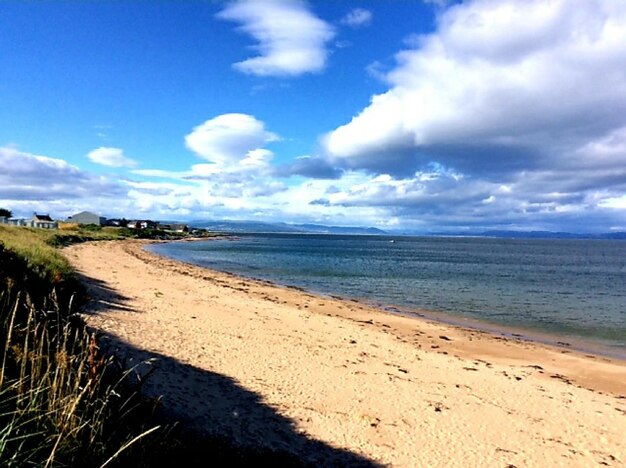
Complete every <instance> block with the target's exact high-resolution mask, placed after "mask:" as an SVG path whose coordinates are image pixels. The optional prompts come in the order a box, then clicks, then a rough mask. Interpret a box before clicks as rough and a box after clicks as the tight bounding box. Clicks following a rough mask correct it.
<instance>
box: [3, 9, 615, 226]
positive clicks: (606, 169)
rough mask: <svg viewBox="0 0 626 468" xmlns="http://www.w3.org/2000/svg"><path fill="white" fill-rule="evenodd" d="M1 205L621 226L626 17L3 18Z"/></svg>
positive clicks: (404, 13) (259, 13) (492, 12)
mask: <svg viewBox="0 0 626 468" xmlns="http://www.w3.org/2000/svg"><path fill="white" fill-rule="evenodd" d="M0 31H1V33H0V206H6V207H8V208H10V209H12V210H13V211H14V212H15V213H16V214H21V215H28V214H29V213H31V212H32V211H45V212H51V214H52V215H53V216H56V217H59V218H61V217H64V216H67V215H70V214H72V213H74V212H76V211H80V210H83V209H88V210H91V211H98V212H100V213H102V214H104V215H107V216H126V217H153V218H161V219H180V220H189V219H198V218H209V219H255V220H267V221H287V222H321V223H328V224H343V225H346V224H349V225H372V226H378V227H381V228H383V229H384V228H400V227H404V228H411V229H416V230H418V231H422V232H431V231H438V230H450V229H454V230H465V229H467V230H474V229H493V228H495V229H550V230H570V231H609V230H626V112H625V111H626V50H625V48H624V47H623V44H624V43H626V3H624V2H622V1H621V0H589V1H588V2H585V3H576V4H575V5H574V6H572V4H571V3H570V2H567V1H565V0H560V1H559V0H553V1H547V0H546V1H522V0H497V1H495V0H494V1H491V0H476V1H467V2H461V3H455V2H445V1H429V2H426V1H417V0H415V1H409V0H406V1H398V0H388V1H383V0H379V1H361V2H353V1H347V0H346V1H309V2H305V1H299V0H264V1H260V0H259V1H254V0H250V1H223V2H220V1H215V2H206V1H205V2H200V1H198V2H121V1H117V2H54V1H48V2H10V1H9V2H2V3H0Z"/></svg>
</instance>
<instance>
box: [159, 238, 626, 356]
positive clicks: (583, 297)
mask: <svg viewBox="0 0 626 468" xmlns="http://www.w3.org/2000/svg"><path fill="white" fill-rule="evenodd" d="M147 248H148V249H149V250H151V251H153V252H155V253H157V254H160V255H164V256H167V257H170V258H173V259H176V260H181V261H184V262H187V263H191V264H195V265H199V266H202V267H206V268H211V269H214V270H219V271H224V272H229V273H234V274H237V275H241V276H245V277H249V278H256V279H263V280H269V281H272V282H274V283H278V284H280V285H286V286H296V287H300V288H304V289H306V290H308V291H311V292H314V293H320V294H323V295H328V296H340V297H343V298H349V299H356V300H359V301H362V302H365V303H367V304H370V305H375V306H377V307H382V308H385V309H386V310H388V311H391V312H394V313H400V314H405V315H412V314H415V315H420V316H426V317H428V318H431V319H435V320H440V321H443V322H447V323H451V324H456V325H462V326H469V327H473V328H478V329H483V330H488V331H492V332H497V333H502V334H505V335H506V334H510V335H513V336H516V337H518V336H522V337H525V338H529V339H533V340H538V341H543V342H547V343H552V344H557V343H558V344H560V345H562V346H573V347H574V348H577V349H581V350H585V351H592V352H596V353H599V354H605V355H610V356H613V357H618V358H622V359H626V241H620V240H569V239H568V240H563V239H498V238H482V237H481V238H468V237H388V236H350V235H325V234H245V235H241V234H238V235H236V236H230V237H227V238H222V239H218V240H207V241H197V242H171V243H161V244H152V245H150V246H148V247H147Z"/></svg>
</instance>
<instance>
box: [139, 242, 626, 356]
mask: <svg viewBox="0 0 626 468" xmlns="http://www.w3.org/2000/svg"><path fill="white" fill-rule="evenodd" d="M229 238H230V239H236V238H237V236H230V235H227V236H220V237H216V238H215V239H220V240H224V239H229ZM210 240H213V239H207V238H204V239H203V238H197V239H186V240H174V241H158V242H153V241H147V242H145V243H144V250H146V251H147V252H148V253H150V254H152V255H156V256H159V257H161V258H166V259H168V260H172V261H174V262H180V263H183V264H185V265H190V266H193V267H197V268H202V269H205V270H207V271H211V272H214V273H220V274H226V275H232V276H234V277H237V278H242V279H244V280H246V281H256V282H260V283H262V284H267V285H270V286H275V287H278V288H287V289H292V290H295V291H300V292H303V293H307V294H313V295H315V296H320V297H324V298H327V299H330V300H333V299H335V300H340V301H345V302H354V303H357V304H359V305H361V306H363V307H369V308H373V309H376V310H379V311H380V312H382V313H386V314H392V315H400V316H404V317H407V318H409V319H411V318H413V319H416V320H428V321H433V322H436V323H439V324H442V325H447V326H450V327H455V328H460V329H462V330H465V331H477V332H482V333H488V334H491V335H494V336H498V337H505V338H507V339H511V340H518V341H526V342H529V343H533V344H537V345H543V346H547V347H550V348H552V349H556V350H559V351H561V352H562V351H566V352H575V353H578V354H581V355H584V356H587V357H590V356H592V357H595V358H608V359H611V360H615V361H618V362H622V363H624V364H626V348H620V347H615V346H611V345H609V344H603V343H599V342H596V341H593V340H589V339H586V338H585V337H579V336H571V335H567V334H563V335H558V334H552V333H546V332H541V331H539V330H534V329H531V328H524V327H520V326H513V325H504V324H499V323H494V322H489V321H486V320H481V319H478V318H471V317H464V316H461V315H455V314H454V313H453V312H446V311H437V310H427V309H420V308H411V307H407V306H401V305H397V304H388V303H383V302H379V301H376V300H367V299H364V298H353V297H348V296H342V295H340V294H337V293H328V292H324V291H315V290H311V289H307V288H306V287H302V286H297V285H293V284H283V283H280V282H277V281H273V280H268V279H265V278H259V277H255V276H248V275H244V274H238V273H232V272H229V271H224V270H219V269H214V268H211V267H210V266H203V265H198V264H196V263H193V262H188V261H184V260H179V259H175V258H173V257H169V256H167V255H164V254H160V253H157V252H154V251H152V250H150V249H147V248H146V247H149V246H150V245H151V244H155V243H159V244H167V243H170V242H200V241H204V242H206V241H210Z"/></svg>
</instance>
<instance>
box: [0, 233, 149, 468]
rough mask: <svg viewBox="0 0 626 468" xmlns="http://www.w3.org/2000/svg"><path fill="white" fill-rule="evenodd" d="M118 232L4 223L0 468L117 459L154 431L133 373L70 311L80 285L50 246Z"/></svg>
mask: <svg viewBox="0 0 626 468" xmlns="http://www.w3.org/2000/svg"><path fill="white" fill-rule="evenodd" d="M68 236H72V237H68ZM118 237H119V236H117V235H115V233H113V235H112V234H111V233H110V232H107V231H104V232H101V231H100V232H97V233H95V235H94V233H85V232H82V231H77V232H64V233H59V232H55V231H45V230H38V229H28V228H15V227H4V226H0V465H1V466H107V465H111V464H115V463H118V464H119V463H122V462H121V461H122V460H124V459H125V458H124V457H125V456H126V454H128V453H131V452H132V451H131V450H129V449H130V448H131V446H133V445H137V443H138V442H139V441H141V440H143V439H144V438H145V437H147V436H150V435H152V434H153V433H155V432H156V431H158V430H159V426H158V425H154V424H153V423H152V422H151V420H152V418H151V408H149V407H148V406H146V404H145V402H142V401H141V400H140V398H139V396H138V395H139V390H140V389H139V388H136V387H134V386H133V384H132V383H131V381H130V379H128V378H127V377H128V375H129V373H130V372H132V369H130V370H125V369H122V368H120V367H119V366H118V365H117V364H116V363H115V361H114V360H113V359H112V358H106V357H105V356H102V355H101V354H100V352H99V349H98V345H97V342H96V340H95V337H94V336H91V335H89V333H88V331H87V329H86V328H85V326H84V324H83V323H82V321H81V320H80V319H79V318H78V316H77V315H76V314H75V313H74V312H75V310H74V308H75V304H76V302H77V300H76V299H77V296H79V295H80V294H81V290H80V286H79V284H78V282H77V281H76V279H75V278H74V275H73V270H72V268H71V265H70V264H69V262H68V261H67V260H66V259H65V258H64V257H63V255H62V254H61V253H60V252H59V251H58V250H57V249H56V248H55V247H53V245H59V244H63V243H65V242H67V241H68V239H70V240H71V241H73V242H75V241H77V239H80V240H94V238H101V239H104V238H118ZM123 464H124V465H126V463H123Z"/></svg>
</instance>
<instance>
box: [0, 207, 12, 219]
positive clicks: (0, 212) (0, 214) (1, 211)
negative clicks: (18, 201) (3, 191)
mask: <svg viewBox="0 0 626 468" xmlns="http://www.w3.org/2000/svg"><path fill="white" fill-rule="evenodd" d="M12 217H13V213H12V212H11V210H7V209H5V208H0V218H12Z"/></svg>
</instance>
